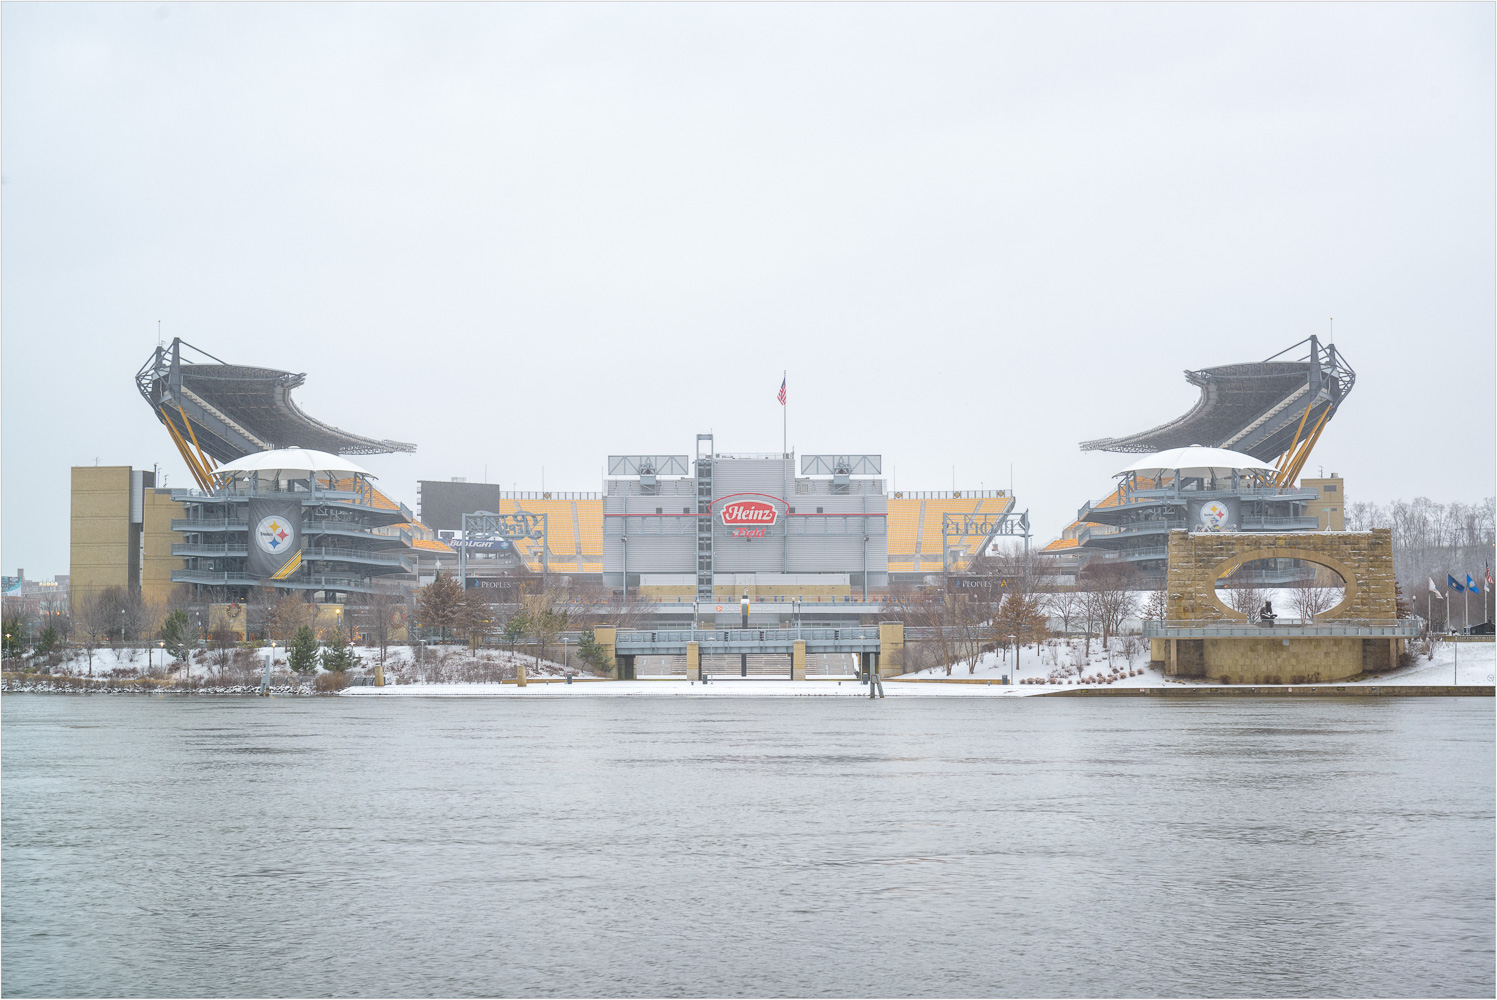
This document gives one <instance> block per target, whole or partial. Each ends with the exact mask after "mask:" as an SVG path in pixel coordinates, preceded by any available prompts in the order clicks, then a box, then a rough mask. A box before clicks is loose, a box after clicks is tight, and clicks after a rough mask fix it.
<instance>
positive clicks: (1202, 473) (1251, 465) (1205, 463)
mask: <svg viewBox="0 0 1497 1000" xmlns="http://www.w3.org/2000/svg"><path fill="white" fill-rule="evenodd" d="M1275 471H1276V470H1275V469H1274V467H1273V466H1272V465H1269V464H1268V463H1267V462H1262V461H1259V460H1258V459H1256V458H1254V457H1253V456H1251V455H1245V454H1243V453H1242V452H1240V451H1228V450H1227V449H1225V448H1204V447H1202V446H1200V445H1191V446H1190V447H1188V448H1171V449H1169V450H1168V451H1161V452H1156V453H1155V454H1153V455H1145V456H1144V457H1143V458H1140V459H1139V460H1138V461H1136V462H1134V463H1133V464H1132V465H1130V466H1128V467H1127V468H1125V469H1120V470H1119V471H1118V472H1117V473H1115V474H1116V475H1119V476H1126V475H1130V474H1138V473H1144V474H1147V475H1159V474H1161V473H1166V472H1168V473H1175V472H1178V473H1179V474H1180V476H1181V477H1182V478H1186V479H1193V478H1201V479H1206V478H1210V477H1213V476H1214V477H1216V478H1218V479H1228V478H1231V476H1232V474H1233V473H1234V472H1235V473H1236V474H1238V475H1240V476H1254V475H1263V474H1273V473H1274V472H1275Z"/></svg>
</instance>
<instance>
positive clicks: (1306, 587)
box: [1289, 566, 1346, 621]
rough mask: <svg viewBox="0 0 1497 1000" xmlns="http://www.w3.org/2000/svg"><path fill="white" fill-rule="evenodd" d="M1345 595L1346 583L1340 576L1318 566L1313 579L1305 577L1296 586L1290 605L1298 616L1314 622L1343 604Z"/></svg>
mask: <svg viewBox="0 0 1497 1000" xmlns="http://www.w3.org/2000/svg"><path fill="white" fill-rule="evenodd" d="M1345 593H1346V589H1345V582H1344V581H1342V579H1341V577H1340V575H1339V574H1337V573H1336V572H1335V571H1334V570H1331V569H1330V568H1329V567H1326V566H1316V567H1315V575H1314V576H1313V577H1305V578H1304V579H1303V580H1301V581H1300V582H1298V583H1297V584H1295V586H1294V588H1293V589H1292V590H1291V592H1290V594H1289V603H1290V606H1291V607H1293V608H1294V613H1295V614H1296V615H1298V616H1299V617H1300V618H1303V619H1305V620H1307V621H1313V620H1314V619H1316V618H1317V617H1319V616H1320V615H1323V614H1325V613H1326V612H1327V611H1329V610H1331V609H1332V608H1334V607H1335V606H1336V605H1337V604H1339V603H1341V598H1342V596H1343V595H1344V594H1345Z"/></svg>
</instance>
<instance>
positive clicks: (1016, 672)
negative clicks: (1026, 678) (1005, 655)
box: [1008, 635, 1019, 680]
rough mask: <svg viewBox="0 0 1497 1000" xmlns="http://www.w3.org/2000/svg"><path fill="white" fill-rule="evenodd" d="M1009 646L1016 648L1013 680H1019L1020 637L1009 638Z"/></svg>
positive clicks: (1012, 636)
mask: <svg viewBox="0 0 1497 1000" xmlns="http://www.w3.org/2000/svg"><path fill="white" fill-rule="evenodd" d="M1008 641H1009V645H1011V646H1013V647H1014V672H1013V678H1012V679H1013V680H1018V679H1019V637H1018V636H1016V635H1011V636H1009V637H1008Z"/></svg>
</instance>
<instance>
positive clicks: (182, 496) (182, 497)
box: [172, 488, 404, 507]
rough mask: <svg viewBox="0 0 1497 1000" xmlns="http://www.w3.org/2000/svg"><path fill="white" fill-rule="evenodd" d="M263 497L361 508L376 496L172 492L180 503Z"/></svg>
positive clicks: (308, 492)
mask: <svg viewBox="0 0 1497 1000" xmlns="http://www.w3.org/2000/svg"><path fill="white" fill-rule="evenodd" d="M262 497H263V498H267V499H273V500H302V501H306V500H311V501H314V502H319V501H327V502H331V503H356V504H358V505H359V506H361V507H372V506H374V496H373V494H372V493H371V492H369V491H367V490H327V489H315V490H253V489H251V490H246V489H234V488H225V489H221V490H214V491H212V492H208V491H206V490H186V489H183V490H175V489H174V490H172V499H173V500H175V501H177V502H178V503H185V502H188V501H197V502H199V503H202V502H212V501H215V500H248V499H251V498H262ZM402 506H404V505H402Z"/></svg>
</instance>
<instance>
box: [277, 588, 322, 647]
mask: <svg viewBox="0 0 1497 1000" xmlns="http://www.w3.org/2000/svg"><path fill="white" fill-rule="evenodd" d="M316 617H317V612H316V610H315V609H313V607H312V605H311V603H310V602H309V601H308V600H307V599H306V597H305V596H303V595H301V594H298V593H296V592H295V591H289V590H288V591H285V592H284V593H281V594H280V596H279V597H278V598H277V599H276V600H274V601H273V602H271V603H269V604H267V605H266V607H265V631H266V632H267V633H268V637H269V638H271V639H274V640H276V641H277V642H279V643H281V644H282V645H285V644H286V643H288V642H290V641H291V639H292V638H293V637H294V636H295V635H296V633H297V632H298V631H299V630H300V629H301V628H302V627H303V626H306V627H307V628H311V626H312V621H313V620H314V619H315V618H316Z"/></svg>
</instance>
